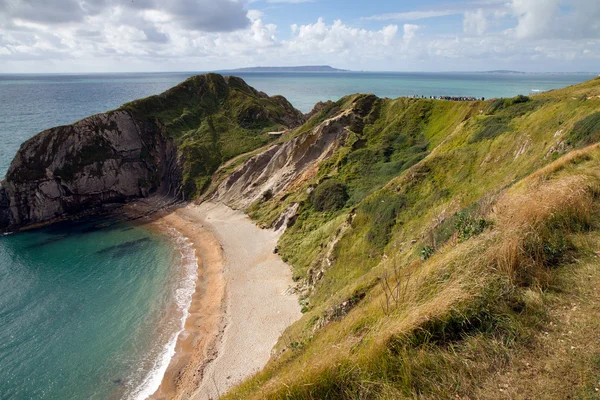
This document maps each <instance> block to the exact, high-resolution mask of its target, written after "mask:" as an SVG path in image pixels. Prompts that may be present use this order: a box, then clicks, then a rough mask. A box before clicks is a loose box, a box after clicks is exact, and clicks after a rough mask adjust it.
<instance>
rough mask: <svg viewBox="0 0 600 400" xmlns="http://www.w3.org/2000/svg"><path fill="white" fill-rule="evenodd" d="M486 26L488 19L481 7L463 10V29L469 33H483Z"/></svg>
mask: <svg viewBox="0 0 600 400" xmlns="http://www.w3.org/2000/svg"><path fill="white" fill-rule="evenodd" d="M487 27H488V20H487V17H486V15H485V12H484V11H483V9H481V8H480V9H478V10H477V11H467V12H465V17H464V20H463V30H464V32H465V33H467V34H471V35H480V36H481V35H483V34H484V33H485V31H486V30H487Z"/></svg>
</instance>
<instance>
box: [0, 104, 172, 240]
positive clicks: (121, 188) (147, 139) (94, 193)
mask: <svg viewBox="0 0 600 400" xmlns="http://www.w3.org/2000/svg"><path fill="white" fill-rule="evenodd" d="M162 130H163V129H162V128H161V126H160V123H159V122H158V121H156V122H151V121H143V122H142V121H138V120H136V119H135V118H134V117H133V116H132V115H131V114H130V113H129V112H128V111H125V110H118V111H114V112H110V113H106V114H98V115H94V116H92V117H88V118H85V119H83V120H81V121H79V122H76V123H75V124H73V125H68V126H61V127H57V128H52V129H49V130H46V131H44V132H42V133H40V134H38V135H36V136H35V137H33V138H32V139H30V140H28V141H27V142H25V143H24V144H23V145H22V146H21V148H20V150H19V152H18V153H17V155H16V157H15V159H14V160H13V162H12V164H11V166H10V168H9V170H8V173H7V175H6V180H5V181H4V182H2V186H1V188H0V230H3V231H7V230H14V229H17V228H20V227H22V226H26V225H30V224H35V223H43V222H47V221H51V220H53V219H56V218H60V217H62V216H65V215H70V214H76V213H80V212H84V211H89V210H91V209H94V208H97V207H100V206H101V205H103V204H106V203H112V202H123V201H127V200H130V199H134V198H139V197H146V196H148V195H149V194H150V193H154V192H157V191H163V192H164V193H165V194H169V195H172V196H177V195H178V192H177V189H178V188H179V186H180V181H181V176H180V173H179V172H178V171H179V168H178V166H177V153H176V148H175V146H174V144H173V143H172V141H171V140H170V139H168V138H167V137H166V136H165V135H164V132H162Z"/></svg>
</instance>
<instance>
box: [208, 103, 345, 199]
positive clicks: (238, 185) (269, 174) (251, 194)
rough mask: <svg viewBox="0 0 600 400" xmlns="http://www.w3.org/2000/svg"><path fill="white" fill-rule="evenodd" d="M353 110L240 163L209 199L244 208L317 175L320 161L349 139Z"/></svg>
mask: <svg viewBox="0 0 600 400" xmlns="http://www.w3.org/2000/svg"><path fill="white" fill-rule="evenodd" d="M355 119H356V115H355V114H354V113H353V112H352V111H345V112H342V113H340V114H338V115H337V116H335V117H333V118H330V119H328V120H326V121H324V122H322V123H321V124H320V125H318V126H317V127H316V128H315V129H313V130H312V131H309V132H306V133H303V134H301V135H299V136H297V137H295V138H294V139H292V140H290V141H288V142H285V143H282V144H276V145H273V146H271V147H270V148H269V149H268V150H266V151H264V152H263V153H260V154H257V155H256V156H254V157H252V158H250V159H249V160H248V161H246V162H245V163H244V164H242V165H241V166H240V167H239V168H238V169H237V170H236V171H234V172H233V173H232V174H231V175H230V176H229V177H227V179H225V180H224V181H223V182H222V183H221V184H220V185H219V187H218V188H217V189H216V191H215V193H214V195H213V197H212V200H213V201H220V202H223V203H225V204H227V205H228V206H230V207H232V208H236V209H244V208H246V207H248V206H249V205H250V204H252V203H253V202H254V201H256V200H258V199H259V198H260V197H261V196H262V195H263V193H265V192H266V191H270V192H271V193H272V194H273V195H277V194H278V193H280V192H282V191H284V190H289V188H290V187H291V186H292V185H293V184H294V182H295V181H297V180H299V179H302V178H303V176H304V175H305V174H310V173H311V171H312V172H316V170H315V169H314V168H316V167H317V165H318V164H319V162H321V161H322V160H324V159H326V158H328V157H329V156H331V155H332V154H333V152H334V151H335V150H336V149H338V148H339V147H340V146H341V145H343V144H344V143H345V141H346V139H347V138H348V134H349V131H348V128H349V127H350V126H351V125H352V123H353V122H354V121H355Z"/></svg>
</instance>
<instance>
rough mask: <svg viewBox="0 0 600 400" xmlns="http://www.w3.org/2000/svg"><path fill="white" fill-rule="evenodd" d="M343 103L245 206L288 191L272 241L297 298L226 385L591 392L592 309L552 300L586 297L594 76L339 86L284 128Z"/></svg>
mask: <svg viewBox="0 0 600 400" xmlns="http://www.w3.org/2000/svg"><path fill="white" fill-rule="evenodd" d="M349 108H353V109H354V110H356V109H360V110H361V115H365V117H364V118H363V119H362V122H360V121H359V122H357V123H356V124H355V125H354V126H352V127H351V131H352V133H351V135H350V139H349V140H348V142H347V143H346V145H345V146H343V147H342V148H340V149H339V150H338V151H337V152H336V154H335V155H334V156H333V157H331V158H329V159H328V160H326V161H324V162H322V163H321V164H320V165H319V170H318V173H317V174H316V176H315V177H314V178H313V179H312V180H311V181H309V182H306V183H305V186H304V187H302V188H301V189H300V190H298V189H297V188H296V190H294V192H291V193H287V194H286V195H285V196H283V197H282V196H278V197H276V198H272V199H268V200H267V199H264V200H261V201H259V202H257V203H255V204H253V205H252V206H251V207H250V208H249V210H248V211H249V212H250V215H251V216H252V217H253V218H255V219H256V220H257V221H258V222H260V223H262V224H265V225H269V224H270V223H272V221H273V220H274V219H275V218H276V217H277V215H278V214H279V213H280V212H281V211H283V210H284V209H286V208H287V206H288V205H289V204H291V203H293V202H300V204H301V206H300V209H299V212H298V213H299V214H298V217H297V219H296V220H295V221H293V223H291V224H290V226H289V228H288V229H287V231H286V232H285V233H284V235H283V236H282V238H281V240H280V246H279V251H280V252H281V254H282V256H283V257H284V259H286V260H287V261H288V262H289V263H290V264H291V265H292V267H293V269H294V276H295V279H297V280H298V283H299V286H300V287H301V290H302V304H303V310H304V312H305V315H304V316H303V318H302V319H301V320H300V321H298V322H296V323H295V324H293V325H292V326H291V327H290V328H289V329H288V330H287V331H286V332H284V333H283V335H282V337H281V339H280V341H279V343H278V345H277V346H276V349H275V350H274V354H273V357H272V359H271V361H270V362H269V364H268V365H267V367H266V368H265V369H264V370H263V371H262V372H260V373H258V374H257V375H256V376H255V377H253V378H251V379H249V380H247V381H246V382H244V383H243V384H241V385H240V386H238V387H237V388H235V389H234V390H233V391H232V392H230V393H229V394H228V396H226V397H227V398H232V399H233V398H236V399H237V398H244V399H246V398H256V399H262V398H281V399H284V398H285V399H287V398H291V399H327V398H332V399H334V398H343V399H371V398H382V399H397V398H432V399H433V398H490V399H494V398H500V397H502V396H506V395H508V394H510V395H511V396H512V397H511V398H567V396H571V398H597V396H598V391H597V388H598V386H600V382H597V381H598V377H599V376H600V342H598V340H597V339H598V337H597V336H598V333H597V332H598V330H597V329H596V328H598V326H599V325H600V323H599V322H598V321H597V320H595V319H590V318H587V317H586V314H585V313H581V312H578V311H577V307H576V309H575V311H573V312H572V313H571V314H569V318H571V320H570V321H571V322H569V323H572V321H576V322H577V321H578V322H577V323H575V324H574V325H573V326H572V327H569V328H568V329H567V328H565V318H566V317H565V315H567V314H568V313H567V311H565V310H564V309H563V307H568V308H569V309H570V308H572V307H573V306H572V305H571V304H572V303H577V304H579V309H585V310H588V311H589V312H592V311H593V310H596V312H597V311H599V310H600V298H599V296H598V293H597V291H595V290H594V285H596V284H597V283H598V282H600V269H599V268H597V265H598V261H597V259H596V257H597V253H596V252H597V251H599V250H600V232H599V231H598V228H599V227H600V225H599V224H600V220H599V218H598V217H599V215H600V214H599V211H600V208H599V206H600V197H599V196H600V168H599V165H600V149H599V147H598V145H596V144H595V143H596V142H598V141H599V139H600V80H599V79H595V80H592V81H590V82H586V83H584V84H581V85H578V86H574V87H569V88H565V89H561V90H556V91H552V92H548V93H545V94H542V95H536V96H532V97H530V98H529V97H524V96H519V97H516V98H513V99H500V100H489V101H485V102H446V101H434V100H426V99H396V100H390V99H378V98H376V97H374V96H368V95H355V96H349V97H346V98H344V99H342V100H340V101H339V102H337V103H334V104H330V105H329V106H327V107H325V108H324V109H323V110H322V111H321V112H320V113H318V114H317V115H315V116H313V117H312V119H311V120H309V121H308V122H307V123H306V124H305V125H304V126H302V127H300V128H297V130H296V131H295V132H292V133H291V134H290V136H293V135H297V134H300V133H301V132H303V131H307V130H308V129H311V128H312V127H314V126H316V125H317V124H318V123H319V122H320V121H322V120H324V119H325V118H328V117H330V116H333V115H335V114H336V113H339V112H342V111H344V110H348V109H349ZM282 140H285V139H282ZM322 185H327V186H322ZM320 187H322V188H323V189H322V190H319V188H320ZM325 189H327V190H325ZM598 254H600V253H598ZM574 299H576V300H574ZM568 332H570V333H568ZM594 332H596V333H595V334H594ZM563 334H564V335H567V336H568V337H566V336H565V337H563V336H561V335H563ZM590 335H592V337H593V338H595V339H596V340H595V342H594V341H593V340H592V341H590V340H589V336H590ZM594 335H595V336H594ZM547 338H549V339H547ZM552 339H554V340H552ZM561 341H562V342H561ZM590 343H591V344H590ZM548 365H556V367H555V368H554V369H551V370H548V369H547V366H548ZM540 379H541V380H542V382H543V384H540V383H539V382H538V380H540ZM562 380H566V381H567V382H568V384H561V382H562ZM534 381H535V382H537V383H536V384H534V383H533V382H534ZM555 394H558V395H559V397H555V396H554V395H555ZM594 396H596V397H594Z"/></svg>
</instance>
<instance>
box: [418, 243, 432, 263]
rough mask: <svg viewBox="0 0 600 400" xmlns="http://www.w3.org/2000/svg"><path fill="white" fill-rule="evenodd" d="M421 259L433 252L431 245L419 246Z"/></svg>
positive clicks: (426, 257) (425, 258)
mask: <svg viewBox="0 0 600 400" xmlns="http://www.w3.org/2000/svg"><path fill="white" fill-rule="evenodd" d="M420 253H421V260H423V261H425V260H427V259H428V258H429V257H431V256H432V255H433V253H435V249H434V248H433V246H425V247H423V248H421V251H420Z"/></svg>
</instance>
